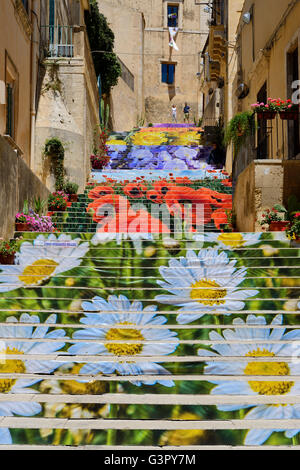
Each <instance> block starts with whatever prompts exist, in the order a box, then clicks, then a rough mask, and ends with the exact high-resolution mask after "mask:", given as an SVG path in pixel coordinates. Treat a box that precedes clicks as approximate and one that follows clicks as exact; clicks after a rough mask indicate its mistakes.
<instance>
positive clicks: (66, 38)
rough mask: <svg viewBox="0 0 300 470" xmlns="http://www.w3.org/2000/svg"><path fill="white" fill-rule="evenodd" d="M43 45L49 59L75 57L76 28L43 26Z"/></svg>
mask: <svg viewBox="0 0 300 470" xmlns="http://www.w3.org/2000/svg"><path fill="white" fill-rule="evenodd" d="M41 44H42V47H43V48H44V50H45V55H46V56H47V57H74V27H73V26H61V25H57V26H49V25H48V26H42V27H41Z"/></svg>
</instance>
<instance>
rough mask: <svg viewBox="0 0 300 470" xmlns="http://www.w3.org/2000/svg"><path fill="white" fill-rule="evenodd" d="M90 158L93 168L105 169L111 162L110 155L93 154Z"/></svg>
mask: <svg viewBox="0 0 300 470" xmlns="http://www.w3.org/2000/svg"><path fill="white" fill-rule="evenodd" d="M90 160H91V164H92V169H93V170H103V168H105V167H106V165H107V164H108V163H109V161H110V157H109V156H108V155H91V156H90Z"/></svg>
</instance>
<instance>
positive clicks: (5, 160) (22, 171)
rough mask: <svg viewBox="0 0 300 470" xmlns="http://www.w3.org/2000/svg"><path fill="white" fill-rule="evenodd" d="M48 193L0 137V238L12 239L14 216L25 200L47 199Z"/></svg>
mask: <svg viewBox="0 0 300 470" xmlns="http://www.w3.org/2000/svg"><path fill="white" fill-rule="evenodd" d="M48 194H49V191H48V189H47V188H46V186H45V185H43V184H42V182H41V181H40V180H39V178H37V176H35V174H34V173H33V172H32V171H31V170H30V169H29V167H28V166H27V164H26V163H25V162H24V160H23V159H22V158H20V157H18V156H17V154H16V153H15V152H14V151H13V150H12V149H11V147H10V146H9V145H8V143H7V142H6V141H5V139H3V137H0V236H1V237H12V236H13V233H14V222H15V215H16V213H17V212H18V211H20V210H22V209H23V204H24V201H25V200H32V199H33V198H34V197H39V196H40V198H41V199H47V198H48Z"/></svg>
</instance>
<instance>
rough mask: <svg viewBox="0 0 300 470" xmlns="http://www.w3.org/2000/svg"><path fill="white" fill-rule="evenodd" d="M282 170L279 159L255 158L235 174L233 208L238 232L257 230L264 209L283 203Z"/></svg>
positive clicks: (258, 229) (259, 226)
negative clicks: (240, 171)
mask: <svg viewBox="0 0 300 470" xmlns="http://www.w3.org/2000/svg"><path fill="white" fill-rule="evenodd" d="M283 174H284V169H283V165H282V162H281V161H280V160H254V161H253V162H252V163H251V164H250V165H249V166H248V167H247V168H246V169H245V170H244V171H243V172H242V173H241V174H240V176H239V177H238V180H237V184H236V188H235V192H234V200H233V207H234V212H235V214H236V217H237V229H238V230H239V231H240V232H258V231H260V230H261V225H260V224H259V223H258V221H259V220H260V218H261V216H262V214H263V213H264V211H265V210H266V209H271V208H272V207H273V206H274V205H275V204H282V203H283V195H284V178H283Z"/></svg>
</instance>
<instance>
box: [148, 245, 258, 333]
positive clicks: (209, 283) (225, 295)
mask: <svg viewBox="0 0 300 470" xmlns="http://www.w3.org/2000/svg"><path fill="white" fill-rule="evenodd" d="M236 263H237V260H231V261H230V260H229V258H228V255H227V254H226V253H225V252H221V253H218V250H216V249H213V248H208V249H202V250H200V251H199V253H198V255H197V254H196V253H195V252H194V251H192V250H189V251H187V255H186V258H184V257H180V258H179V259H175V258H173V259H171V260H170V261H169V267H167V266H161V267H160V268H159V271H160V274H161V275H162V277H163V278H164V279H165V281H166V282H164V281H160V280H159V281H157V283H158V284H159V285H160V286H161V287H163V288H164V289H166V290H168V291H169V292H171V294H172V295H158V296H156V297H155V300H156V301H158V302H161V303H163V304H168V305H177V306H180V307H182V308H181V309H180V311H182V312H189V313H180V314H179V315H178V316H177V321H178V323H180V324H184V323H190V322H193V321H195V320H197V319H198V318H201V317H202V316H203V315H205V314H207V313H212V312H215V311H218V312H221V313H223V314H225V315H230V314H231V311H237V310H243V308H244V306H245V303H244V302H243V301H244V300H245V299H247V298H248V297H253V296H255V295H257V294H258V291H257V290H254V289H251V290H250V289H242V290H241V289H238V286H239V285H240V284H241V283H242V282H243V281H244V280H245V278H246V275H247V271H246V268H241V269H236V268H235V265H236Z"/></svg>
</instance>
